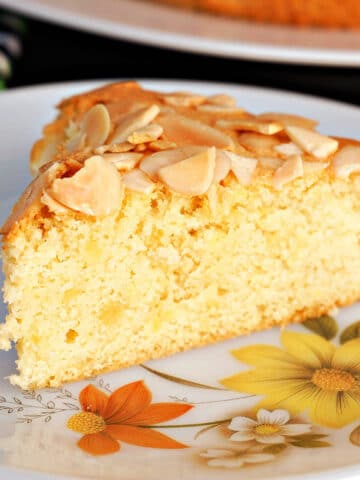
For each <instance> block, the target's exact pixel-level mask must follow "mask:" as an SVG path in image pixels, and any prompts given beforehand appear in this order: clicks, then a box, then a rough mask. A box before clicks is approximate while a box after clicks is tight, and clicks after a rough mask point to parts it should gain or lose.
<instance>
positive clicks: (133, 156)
mask: <svg viewBox="0 0 360 480" xmlns="http://www.w3.org/2000/svg"><path fill="white" fill-rule="evenodd" d="M142 157H143V154H142V153H136V152H125V153H104V154H103V158H104V159H105V160H107V161H108V162H111V163H112V164H114V165H115V167H116V168H117V169H118V170H119V171H120V172H123V171H128V170H131V169H133V168H135V167H136V165H137V164H138V163H139V162H140V160H141V159H142Z"/></svg>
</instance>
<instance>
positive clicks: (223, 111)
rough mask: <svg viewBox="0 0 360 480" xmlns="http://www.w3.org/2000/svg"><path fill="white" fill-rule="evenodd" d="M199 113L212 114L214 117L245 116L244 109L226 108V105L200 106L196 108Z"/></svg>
mask: <svg viewBox="0 0 360 480" xmlns="http://www.w3.org/2000/svg"><path fill="white" fill-rule="evenodd" d="M196 109H197V110H198V111H199V112H204V113H210V114H214V115H221V116H226V115H238V116H242V115H244V114H245V110H243V109H242V108H235V107H226V106H224V105H207V104H204V105H199V106H198V107H197V108H196Z"/></svg>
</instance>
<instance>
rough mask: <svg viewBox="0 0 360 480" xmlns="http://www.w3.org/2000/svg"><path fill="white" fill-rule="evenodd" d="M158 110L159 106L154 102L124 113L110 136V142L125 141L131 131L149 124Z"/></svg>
mask: <svg viewBox="0 0 360 480" xmlns="http://www.w3.org/2000/svg"><path fill="white" fill-rule="evenodd" d="M159 112H160V108H159V107H158V105H156V104H154V105H151V106H150V107H145V108H140V109H139V110H136V111H135V112H131V113H129V114H128V115H125V116H124V117H123V118H122V119H121V120H120V122H119V123H118V125H117V127H116V129H115V131H114V133H113V135H112V137H111V143H122V142H125V141H126V140H127V138H128V137H129V135H131V134H132V133H133V132H135V131H136V130H140V129H141V128H144V127H146V126H147V125H149V123H151V122H152V121H153V120H154V119H155V118H156V117H157V115H158V114H159Z"/></svg>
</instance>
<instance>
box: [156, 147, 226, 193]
mask: <svg viewBox="0 0 360 480" xmlns="http://www.w3.org/2000/svg"><path fill="white" fill-rule="evenodd" d="M215 158H216V149H215V147H211V148H209V149H207V150H205V151H204V152H201V153H198V154H197V155H194V156H193V157H190V158H187V159H185V160H182V161H181V162H178V163H174V164H173V165H169V166H167V167H163V168H161V169H160V170H159V177H160V179H161V180H162V181H163V182H164V183H165V184H166V185H167V186H168V187H170V188H171V190H174V191H175V192H178V193H182V194H183V195H191V196H193V195H202V194H204V193H205V192H206V191H207V190H208V189H209V187H210V185H211V182H212V180H213V178H214V169H215Z"/></svg>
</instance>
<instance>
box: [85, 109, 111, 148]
mask: <svg viewBox="0 0 360 480" xmlns="http://www.w3.org/2000/svg"><path fill="white" fill-rule="evenodd" d="M110 129H111V120H110V115H109V112H108V109H107V108H106V107H105V105H102V104H98V105H94V106H93V107H92V108H90V110H89V111H88V112H87V113H86V114H85V116H84V119H83V125H82V132H83V133H85V134H86V143H87V145H88V146H89V147H91V148H96V147H98V146H99V145H103V144H104V143H105V141H106V139H107V138H108V136H109V133H110Z"/></svg>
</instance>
